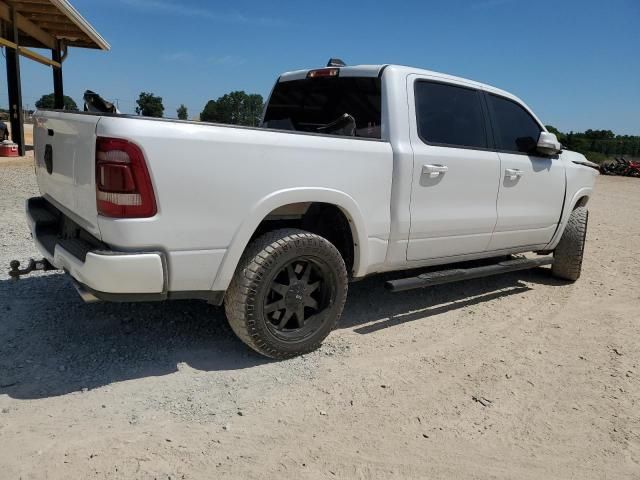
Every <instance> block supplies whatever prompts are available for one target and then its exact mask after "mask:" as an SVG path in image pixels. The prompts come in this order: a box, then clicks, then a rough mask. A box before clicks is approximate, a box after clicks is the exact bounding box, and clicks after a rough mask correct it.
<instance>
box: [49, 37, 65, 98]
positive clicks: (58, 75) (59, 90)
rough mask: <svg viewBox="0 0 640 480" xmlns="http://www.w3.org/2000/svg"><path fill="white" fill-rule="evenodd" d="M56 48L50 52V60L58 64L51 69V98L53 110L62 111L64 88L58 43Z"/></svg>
mask: <svg viewBox="0 0 640 480" xmlns="http://www.w3.org/2000/svg"><path fill="white" fill-rule="evenodd" d="M56 47H57V48H55V49H53V50H51V59H52V60H53V61H54V62H58V63H59V64H60V67H59V68H58V67H54V66H52V67H51V68H52V69H53V98H54V108H58V109H60V110H62V109H63V108H64V88H63V84H62V53H61V45H60V41H58V42H57V45H56Z"/></svg>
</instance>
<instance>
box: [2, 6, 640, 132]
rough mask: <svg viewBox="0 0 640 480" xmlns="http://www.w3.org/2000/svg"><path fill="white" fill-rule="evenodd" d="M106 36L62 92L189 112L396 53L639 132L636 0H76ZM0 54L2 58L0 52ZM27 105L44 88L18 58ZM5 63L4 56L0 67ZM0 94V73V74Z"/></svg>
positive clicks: (575, 121) (580, 123) (557, 109)
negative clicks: (156, 102)
mask: <svg viewBox="0 0 640 480" xmlns="http://www.w3.org/2000/svg"><path fill="white" fill-rule="evenodd" d="M72 4H73V5H74V6H75V7H76V8H77V9H78V10H79V11H80V13H81V14H82V15H83V16H84V17H85V18H87V20H89V21H90V22H91V23H92V24H93V25H94V26H95V27H96V29H97V30H98V31H99V32H100V33H101V34H102V35H103V36H104V37H105V39H106V40H107V41H108V42H109V43H110V44H111V47H112V49H111V51H110V52H100V51H93V50H84V49H71V50H70V53H69V57H68V59H67V60H66V62H65V64H64V77H65V93H66V94H68V95H70V96H71V97H73V98H74V99H75V100H76V102H77V103H78V104H79V105H80V104H81V97H82V92H83V91H84V90H85V89H87V88H88V89H91V90H94V91H97V92H99V93H100V94H102V95H103V96H104V97H106V98H109V99H118V103H119V105H120V108H121V110H123V111H125V112H132V111H133V110H134V108H135V99H136V98H137V96H138V94H139V93H140V92H141V91H151V92H154V93H155V94H157V95H160V96H162V97H163V99H164V105H165V108H166V110H165V115H166V116H175V115H176V114H175V110H176V108H177V107H178V105H180V103H184V104H185V105H187V107H188V109H189V116H190V117H191V116H192V115H195V114H196V113H198V112H199V111H201V110H202V108H203V106H204V104H205V103H206V101H207V100H209V99H212V98H213V99H215V98H217V97H218V96H220V95H222V94H224V93H226V92H228V91H231V90H245V91H247V92H256V93H261V94H262V95H263V96H265V97H266V95H268V93H269V91H270V89H271V86H272V84H273V82H274V80H275V79H276V78H277V76H278V74H279V73H281V72H283V71H287V70H293V69H298V68H305V67H317V66H322V65H324V64H325V63H326V61H327V59H328V58H329V57H331V56H336V57H340V58H342V59H344V60H345V61H346V62H347V63H349V64H365V63H373V64H378V63H398V64H405V65H412V66H417V67H422V68H427V69H431V70H436V71H442V72H446V73H451V74H454V75H460V76H463V77H468V78H472V79H474V80H478V81H481V82H485V83H489V84H491V85H495V86H497V87H500V88H503V89H505V90H509V91H511V92H513V93H515V94H516V95H518V96H520V97H521V98H523V99H524V100H525V101H526V102H527V103H528V104H529V105H530V106H531V107H532V108H533V109H534V111H535V112H536V113H537V114H538V116H539V117H540V118H541V119H542V121H543V122H545V123H547V124H553V125H555V126H556V127H558V128H560V129H561V130H564V131H569V130H575V131H578V130H584V129H587V128H607V129H611V130H613V131H615V132H616V133H620V134H625V133H626V134H640V22H639V20H640V0H608V1H606V2H603V1H591V0H585V1H573V0H567V1H564V0H556V1H548V0H536V1H533V0H529V1H523V0H449V1H429V0H423V1H405V2H402V1H395V2H374V1H371V0H369V1H368V2H363V1H351V2H349V1H344V0H343V1H329V0H324V1H322V2H317V1H316V2H307V1H304V0H298V1H284V0H271V1H267V0H262V1H255V0H253V1H249V0H235V1H234V2H233V3H231V2H213V1H203V0H182V1H178V0H110V1H109V2H106V1H98V0H72ZM0 62H2V63H3V59H2V58H1V57H0ZM21 66H22V77H23V97H24V103H25V104H29V105H31V106H33V103H34V102H35V100H36V99H37V98H39V97H40V95H42V94H43V93H48V92H50V91H52V80H51V72H50V70H49V69H48V68H47V67H44V66H41V65H39V64H36V63H34V62H31V61H29V60H27V59H22V63H21ZM0 67H2V68H3V69H4V65H2V64H0ZM0 79H1V82H2V83H1V86H2V88H0V105H2V106H6V104H7V100H6V77H5V76H4V72H3V73H2V74H1V75H0Z"/></svg>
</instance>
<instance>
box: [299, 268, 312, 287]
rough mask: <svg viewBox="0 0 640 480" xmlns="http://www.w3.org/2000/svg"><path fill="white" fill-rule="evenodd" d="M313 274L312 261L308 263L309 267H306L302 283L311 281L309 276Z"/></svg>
mask: <svg viewBox="0 0 640 480" xmlns="http://www.w3.org/2000/svg"><path fill="white" fill-rule="evenodd" d="M310 276H311V263H307V268H305V269H304V273H303V274H302V278H301V279H300V281H302V283H304V284H307V283H309V277H310Z"/></svg>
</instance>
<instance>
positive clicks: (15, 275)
mask: <svg viewBox="0 0 640 480" xmlns="http://www.w3.org/2000/svg"><path fill="white" fill-rule="evenodd" d="M9 266H10V267H11V270H9V276H10V277H11V278H12V279H14V280H19V279H20V277H21V276H24V275H29V274H30V273H31V272H33V271H34V270H39V271H41V272H46V271H47V270H57V268H56V267H54V266H53V265H51V264H50V263H49V261H48V260H47V259H46V258H43V259H42V260H34V259H33V258H32V259H30V260H29V264H28V265H27V268H22V269H21V268H20V262H19V261H17V260H12V261H11V263H9Z"/></svg>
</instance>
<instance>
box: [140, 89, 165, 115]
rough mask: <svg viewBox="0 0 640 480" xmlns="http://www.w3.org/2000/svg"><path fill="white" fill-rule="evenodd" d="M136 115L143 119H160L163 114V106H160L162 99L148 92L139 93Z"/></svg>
mask: <svg viewBox="0 0 640 480" xmlns="http://www.w3.org/2000/svg"><path fill="white" fill-rule="evenodd" d="M136 103H137V104H138V106H137V107H136V113H137V114H138V115H143V116H145V117H162V115H163V114H164V105H162V97H156V96H155V95H154V94H153V93H150V92H141V93H140V96H139V97H138V100H136Z"/></svg>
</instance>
